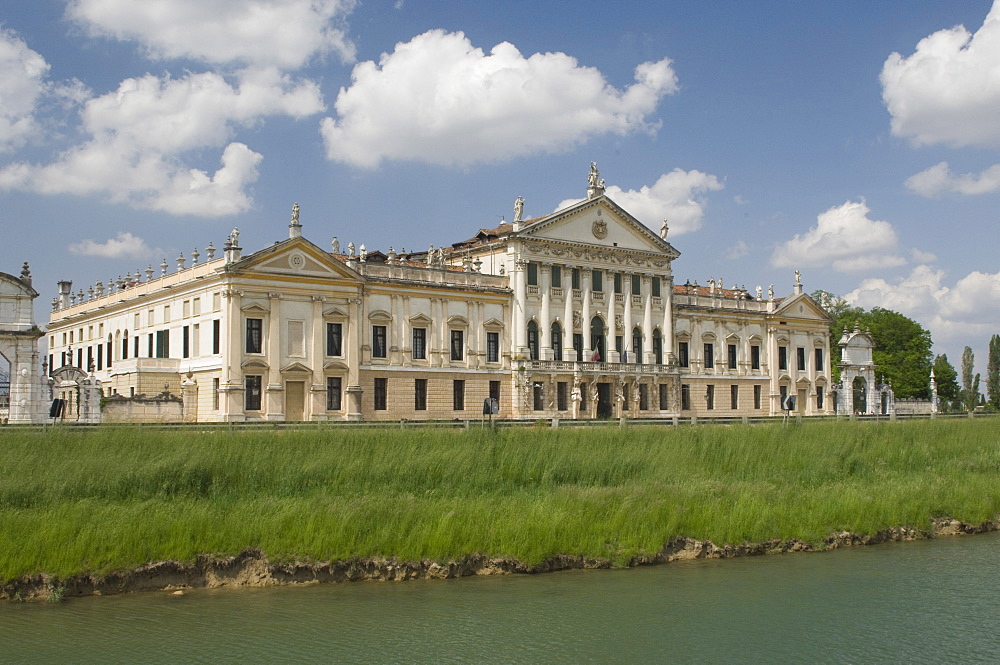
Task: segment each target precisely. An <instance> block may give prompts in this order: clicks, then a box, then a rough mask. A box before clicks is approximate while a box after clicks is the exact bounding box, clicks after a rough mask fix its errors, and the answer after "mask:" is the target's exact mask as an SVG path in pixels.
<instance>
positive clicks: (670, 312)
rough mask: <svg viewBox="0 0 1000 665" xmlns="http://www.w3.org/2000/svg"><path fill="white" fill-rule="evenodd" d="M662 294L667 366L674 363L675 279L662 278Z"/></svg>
mask: <svg viewBox="0 0 1000 665" xmlns="http://www.w3.org/2000/svg"><path fill="white" fill-rule="evenodd" d="M660 293H661V295H662V297H663V357H664V358H663V359H664V362H665V363H667V364H673V362H674V278H673V276H667V277H661V278H660Z"/></svg>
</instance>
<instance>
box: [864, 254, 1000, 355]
mask: <svg viewBox="0 0 1000 665" xmlns="http://www.w3.org/2000/svg"><path fill="white" fill-rule="evenodd" d="M844 299H845V300H847V301H848V302H849V303H851V304H852V305H855V306H859V307H864V308H866V309H869V308H871V307H876V306H877V307H884V308H886V309H891V310H893V311H896V312H900V313H901V314H904V315H906V316H909V317H911V318H913V319H914V320H916V321H918V322H919V323H921V324H922V325H924V326H925V327H926V328H927V329H928V330H930V331H931V335H932V337H933V338H934V341H935V343H938V344H941V343H948V342H952V343H960V344H969V345H974V344H976V343H978V342H976V340H981V339H985V338H987V337H988V336H989V335H991V334H993V333H995V332H996V331H997V330H1000V317H998V315H997V313H998V312H1000V273H982V272H979V271H975V272H972V273H969V274H968V275H966V276H965V277H962V278H961V279H959V280H958V281H957V282H955V284H954V285H953V286H950V287H949V286H947V285H946V284H945V273H944V271H943V270H940V269H937V268H934V267H932V266H929V265H919V266H916V267H915V268H914V269H913V270H912V272H911V273H910V274H909V275H908V276H906V277H903V278H901V279H899V280H896V281H893V282H888V281H886V280H884V279H866V280H864V281H863V282H861V284H860V285H859V286H858V288H857V289H855V290H854V291H852V292H850V293H848V294H846V295H845V296H844Z"/></svg>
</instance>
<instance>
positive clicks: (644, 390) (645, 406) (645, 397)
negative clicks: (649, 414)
mask: <svg viewBox="0 0 1000 665" xmlns="http://www.w3.org/2000/svg"><path fill="white" fill-rule="evenodd" d="M639 410H640V411H648V410H649V386H648V385H646V384H645V383H640V384H639Z"/></svg>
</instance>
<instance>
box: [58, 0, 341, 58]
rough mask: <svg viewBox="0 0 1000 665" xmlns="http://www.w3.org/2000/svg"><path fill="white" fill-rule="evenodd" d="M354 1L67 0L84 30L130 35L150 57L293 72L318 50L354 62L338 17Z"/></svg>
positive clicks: (104, 34)
mask: <svg viewBox="0 0 1000 665" xmlns="http://www.w3.org/2000/svg"><path fill="white" fill-rule="evenodd" d="M354 6H355V0H243V1H241V2H226V1H221V2H220V1H218V0H212V1H206V0H142V2H135V0H71V1H70V3H69V5H68V7H67V10H66V11H67V15H68V16H69V17H70V18H71V19H72V20H73V21H75V22H76V23H77V24H78V25H80V26H82V27H83V28H84V30H86V31H87V33H88V34H90V35H91V36H98V37H109V38H112V39H118V40H123V41H135V42H138V43H139V44H141V45H142V46H143V48H144V49H145V52H146V54H147V55H148V56H149V57H151V58H159V59H171V58H189V59H193V60H198V61H201V62H208V63H214V64H228V63H242V64H246V65H255V66H274V67H280V68H282V69H285V70H295V69H298V68H300V67H302V66H304V65H305V64H307V63H308V62H309V61H310V60H311V59H312V58H314V57H316V56H317V55H323V54H326V53H331V52H332V53H335V54H336V55H338V56H339V57H340V58H341V59H342V60H343V61H344V62H351V61H353V60H354V52H355V49H354V45H353V44H352V43H351V41H350V40H349V39H348V38H347V36H346V35H345V32H344V28H343V26H342V25H340V23H341V22H342V21H343V19H344V18H345V17H346V16H347V15H348V14H349V13H350V12H351V11H352V10H353V9H354Z"/></svg>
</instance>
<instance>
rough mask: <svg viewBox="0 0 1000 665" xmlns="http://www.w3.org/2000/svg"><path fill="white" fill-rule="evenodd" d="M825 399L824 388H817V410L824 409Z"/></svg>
mask: <svg viewBox="0 0 1000 665" xmlns="http://www.w3.org/2000/svg"><path fill="white" fill-rule="evenodd" d="M823 397H824V395H823V386H817V387H816V408H817V409H820V410H821V409H822V408H823Z"/></svg>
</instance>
